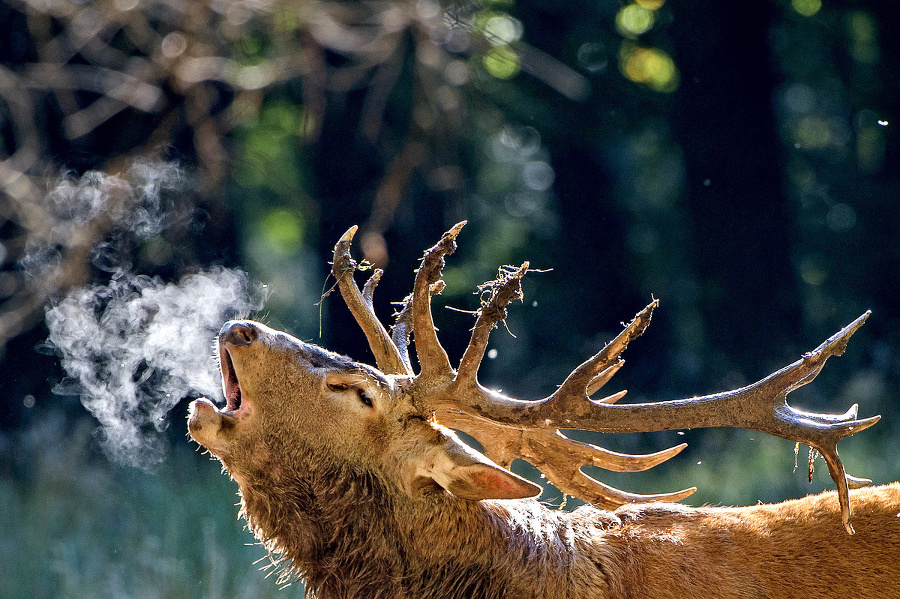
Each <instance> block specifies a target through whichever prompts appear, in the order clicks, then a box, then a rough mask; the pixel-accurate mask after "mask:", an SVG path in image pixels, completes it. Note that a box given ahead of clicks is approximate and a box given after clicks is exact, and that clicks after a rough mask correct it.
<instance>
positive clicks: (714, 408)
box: [189, 223, 900, 599]
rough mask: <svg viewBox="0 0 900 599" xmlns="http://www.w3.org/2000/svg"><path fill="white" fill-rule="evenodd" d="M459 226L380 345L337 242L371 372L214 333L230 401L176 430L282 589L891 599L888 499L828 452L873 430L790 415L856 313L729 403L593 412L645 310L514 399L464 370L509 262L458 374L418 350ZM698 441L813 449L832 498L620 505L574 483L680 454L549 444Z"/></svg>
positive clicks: (899, 500)
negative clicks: (570, 507) (547, 495)
mask: <svg viewBox="0 0 900 599" xmlns="http://www.w3.org/2000/svg"><path fill="white" fill-rule="evenodd" d="M462 224H463V223H460V224H459V225H457V226H455V227H454V228H453V229H451V230H450V231H449V232H447V233H446V234H445V235H444V237H443V238H442V239H441V241H440V242H439V243H438V244H437V245H435V246H434V247H432V248H431V249H429V250H428V251H427V252H426V253H425V256H424V258H423V260H422V263H421V266H420V268H419V270H418V273H417V275H416V279H415V283H414V290H413V293H412V294H411V295H410V296H409V297H408V298H407V300H406V302H405V307H404V309H403V310H402V311H401V312H400V314H399V316H398V319H397V322H396V324H395V326H394V327H393V334H392V335H389V334H388V333H387V330H386V329H385V328H384V327H383V325H382V324H381V323H380V322H379V320H378V319H377V318H376V317H375V314H374V311H373V309H372V292H373V290H374V287H375V285H376V284H377V281H378V278H379V276H380V273H379V272H378V271H376V272H375V275H374V276H373V277H372V278H371V279H370V280H369V282H368V283H367V284H366V285H365V287H364V289H363V290H362V291H361V290H360V289H359V287H357V285H356V283H355V282H354V280H353V274H354V271H355V270H356V269H357V264H356V263H355V262H354V261H353V260H352V259H351V258H350V253H349V248H350V241H351V239H352V237H353V234H354V233H355V231H356V228H355V227H354V228H352V229H350V230H349V231H348V232H347V233H346V234H345V235H344V236H343V237H342V238H341V240H340V241H339V242H338V243H337V245H336V246H335V253H334V263H333V274H334V276H335V277H336V279H337V281H338V286H339V288H340V291H341V293H342V295H343V297H344V299H345V301H346V303H347V304H348V306H349V307H350V310H351V311H352V312H353V314H354V316H355V318H356V320H357V322H358V323H359V325H360V326H361V327H362V329H363V330H364V331H365V333H366V336H367V337H368V340H369V344H370V346H371V348H372V351H373V352H374V354H375V357H376V360H377V364H378V368H377V369H376V368H373V367H371V366H367V365H365V364H360V363H358V362H354V361H352V360H350V359H349V358H346V357H342V356H339V355H337V354H334V353H331V352H329V351H327V350H325V349H322V348H320V347H317V346H315V345H311V344H308V343H304V342H302V341H299V340H297V339H295V338H294V337H291V336H290V335H287V334H285V333H281V332H278V331H274V330H272V329H270V328H268V327H266V326H265V325H262V324H259V323H256V322H251V321H233V322H229V323H227V324H226V325H225V326H224V328H223V329H222V331H221V333H220V334H219V337H218V351H219V359H220V362H221V368H222V376H223V380H224V388H225V397H226V405H225V406H224V407H223V408H221V409H220V408H217V407H216V406H214V405H213V404H212V403H211V402H210V401H208V400H206V399H198V400H196V401H195V402H194V403H193V404H192V406H191V412H190V416H189V428H190V434H191V436H192V437H193V438H194V439H195V440H196V441H197V442H198V443H200V444H201V445H203V446H204V447H206V448H207V449H208V450H209V451H210V452H211V453H212V454H213V455H214V456H215V457H217V458H218V459H219V460H221V462H222V464H223V465H224V468H225V469H226V470H227V471H228V473H229V474H230V475H231V476H232V477H233V478H234V480H235V481H237V484H238V486H239V487H240V495H241V514H242V515H243V517H244V518H246V520H247V522H248V523H249V527H250V529H251V530H252V532H253V533H254V534H255V535H256V536H257V537H258V538H259V539H261V540H262V542H263V543H264V544H265V546H266V547H267V549H268V550H269V552H270V554H271V555H272V556H273V559H274V560H276V562H278V563H280V564H281V565H282V566H284V568H285V569H284V571H283V572H282V576H287V577H288V578H290V577H291V576H293V575H299V576H300V577H302V578H304V579H305V581H306V592H307V594H308V595H309V596H316V595H317V596H319V597H322V598H332V597H353V598H369V597H373V598H374V597H397V598H401V597H402V598H408V599H424V598H475V597H478V598H500V597H508V598H525V597H535V598H564V597H565V598H570V599H574V598H588V597H592V598H603V599H618V598H626V597H634V598H637V597H641V598H691V597H705V598H726V597H734V598H738V597H741V598H750V597H753V598H772V599H774V598H786V597H796V598H802V599H814V598H824V597H829V598H832V597H900V568H898V567H897V558H898V556H900V486H898V485H897V484H896V483H895V484H893V485H889V486H883V487H876V488H868V489H856V487H863V486H865V485H866V484H867V483H869V482H870V481H867V480H864V479H858V478H853V477H851V476H849V475H847V474H846V473H845V472H844V467H843V465H842V463H841V461H840V458H839V457H838V453H837V442H838V441H839V440H840V439H843V438H844V437H847V436H849V435H852V434H854V433H857V432H859V431H861V430H863V429H865V428H867V427H869V426H871V425H872V424H874V423H875V422H876V421H877V420H878V417H877V416H876V417H872V418H866V419H857V417H856V406H854V407H853V408H852V409H850V410H849V411H848V412H847V413H846V414H842V415H831V414H813V413H806V412H801V411H799V410H796V409H794V408H792V407H791V406H790V405H788V404H787V402H786V401H785V396H786V395H787V393H788V392H790V391H791V390H793V389H795V388H797V387H799V386H800V385H803V384H806V383H808V382H809V381H810V380H812V379H813V378H814V377H815V376H816V375H817V374H818V372H819V371H820V370H821V369H822V367H823V366H824V364H825V361H826V360H827V359H828V358H829V357H830V356H832V355H836V354H841V353H842V352H843V351H844V348H845V346H846V344H847V341H848V339H849V337H850V336H851V335H852V334H853V333H854V331H856V329H858V328H859V327H860V326H861V325H862V324H863V321H865V319H866V317H867V316H868V314H864V315H862V316H860V317H859V318H858V319H856V320H855V321H853V322H852V323H851V324H849V325H848V326H847V327H845V328H844V329H842V330H841V331H839V332H838V333H837V334H835V335H834V336H833V337H831V338H830V339H828V340H827V341H825V342H824V343H823V344H822V345H820V346H819V347H818V348H816V349H815V350H814V351H812V352H809V353H807V354H805V355H804V356H803V357H802V358H801V359H800V360H798V361H796V362H794V363H793V364H791V365H789V366H787V367H785V368H783V369H781V370H779V371H777V372H775V373H773V374H771V375H769V376H767V377H766V378H764V379H762V380H760V381H759V382H757V383H754V384H752V385H750V386H747V387H744V388H742V389H738V390H735V391H728V392H725V393H718V394H715V395H708V396H703V397H695V398H693V399H683V400H677V401H666V402H659V403H644V404H628V405H624V404H616V403H615V402H616V400H618V399H619V398H621V397H622V395H623V394H624V392H619V393H615V394H613V395H610V396H608V397H604V398H601V399H592V398H591V396H592V395H594V394H595V393H596V392H597V391H598V390H599V389H600V387H601V386H603V385H604V384H605V383H606V382H607V381H609V379H610V377H612V375H613V374H615V372H616V371H617V370H618V369H619V368H620V367H621V365H622V359H621V358H620V354H621V353H622V351H623V350H624V349H625V346H626V345H627V344H628V343H629V342H630V341H631V340H632V339H634V338H635V337H637V336H638V335H640V334H641V332H642V331H643V330H644V328H645V327H646V326H647V324H648V323H649V321H650V314H651V312H652V311H653V309H654V308H655V307H656V301H654V302H653V303H651V304H650V305H649V306H647V307H646V308H645V309H644V310H642V311H641V312H640V313H638V314H637V316H636V317H635V318H634V320H632V321H631V323H630V324H628V325H627V326H626V327H625V329H624V330H623V331H622V333H621V334H619V335H618V336H617V337H616V338H615V339H613V340H612V341H611V342H609V344H608V345H606V347H604V348H603V349H602V350H601V351H600V352H599V353H597V354H596V355H595V356H593V357H591V358H590V359H588V360H587V361H585V362H584V363H583V364H581V365H580V366H578V368H576V369H575V370H574V371H573V372H572V374H570V375H569V377H568V378H567V379H566V380H565V381H564V382H563V383H562V385H560V386H559V388H558V389H557V390H556V391H555V392H554V393H552V394H551V395H550V396H549V397H547V398H545V399H543V400H540V401H523V400H518V399H513V398H510V397H506V396H504V395H501V394H500V393H497V392H495V391H492V390H490V389H487V388H485V387H483V386H481V385H480V384H479V382H478V378H477V371H478V367H479V364H480V362H481V360H482V357H483V355H484V352H485V348H486V345H487V339H488V334H489V332H490V331H491V329H492V328H494V327H495V326H496V325H497V324H498V323H499V322H500V321H502V320H503V319H504V318H505V316H506V307H507V305H508V304H509V303H510V302H511V301H512V300H514V299H516V298H520V297H521V287H520V280H521V278H522V276H523V275H524V274H525V273H526V271H527V270H528V265H527V263H526V264H524V265H523V266H522V267H521V268H518V269H514V268H506V269H502V270H501V273H500V276H499V277H498V279H497V280H495V281H493V282H491V283H489V284H487V285H486V286H485V287H483V288H482V290H483V292H484V293H483V295H482V304H481V308H480V309H479V310H478V313H477V320H476V322H475V326H474V328H473V330H472V338H471V341H470V343H469V346H468V347H467V348H466V350H465V352H464V355H463V357H462V360H461V362H460V363H459V366H458V367H457V368H454V367H453V366H452V365H451V363H450V360H449V359H448V357H447V354H446V352H445V351H444V349H443V348H442V347H441V344H440V343H439V342H438V338H437V335H436V333H435V328H434V324H433V322H432V315H431V307H430V303H431V296H432V295H433V294H435V293H437V292H439V291H440V289H441V288H442V282H441V279H440V277H441V271H442V268H443V262H444V256H445V255H447V254H450V253H451V252H453V251H454V249H455V238H456V236H457V234H458V233H459V231H460V229H461V228H462ZM411 337H413V338H414V341H415V350H416V355H417V357H418V364H419V372H418V374H416V373H415V372H414V371H413V367H412V363H411V361H410V356H409V350H408V347H409V341H410V338H411ZM716 426H727V427H741V428H747V429H754V430H757V431H763V432H766V433H770V434H773V435H777V436H779V437H784V438H786V439H792V440H795V441H797V442H800V443H804V444H806V445H809V446H811V447H812V448H815V449H816V450H817V451H818V452H820V453H821V455H822V456H823V457H824V458H825V461H826V463H827V465H828V468H829V470H830V473H831V476H832V478H833V479H834V481H835V483H836V484H837V492H828V493H824V494H822V495H817V496H810V497H806V498H804V499H799V500H794V501H787V502H784V503H781V504H777V505H757V506H753V507H739V508H715V507H701V508H691V507H685V506H681V505H672V504H669V503H664V502H670V501H677V500H680V499H682V498H684V497H687V496H688V495H690V493H691V492H692V491H693V490H694V489H687V490H684V491H680V492H677V493H671V494H665V495H655V496H645V495H634V494H630V493H626V492H623V491H619V490H617V489H614V488H611V487H609V486H606V485H604V484H602V483H600V482H599V481H596V480H594V479H592V478H590V477H589V476H587V475H586V474H585V473H584V472H582V471H581V470H580V467H581V466H582V465H585V464H593V465H594V466H599V467H601V468H605V469H609V470H617V471H636V470H644V469H647V468H650V467H652V466H654V465H656V464H659V463H660V462H663V461H665V460H667V459H668V458H670V457H672V456H673V455H675V454H677V453H678V452H679V451H680V450H681V449H683V447H684V445H679V446H677V447H673V448H671V449H669V450H666V451H661V452H659V453H655V454H651V455H639V456H637V455H623V454H619V453H614V452H611V451H608V450H605V449H603V448H600V447H596V446H594V445H589V444H585V443H579V442H576V441H574V440H572V439H569V438H567V437H566V436H565V435H564V434H563V433H562V432H561V431H562V430H566V429H586V430H592V431H602V432H643V431H661V430H673V429H688V428H697V427H716ZM451 429H458V430H462V431H464V432H466V433H469V434H471V435H472V436H473V437H475V438H476V439H478V440H479V441H480V442H481V443H482V444H483V446H484V450H485V454H486V455H482V454H480V453H478V452H476V451H474V450H472V449H470V448H469V447H468V446H466V445H464V444H463V443H462V442H461V441H460V440H459V439H458V438H457V437H456V435H455V434H454V433H453V432H452V430H451ZM514 458H523V459H525V460H528V461H529V462H531V463H532V464H534V465H535V466H537V467H538V468H539V469H540V470H541V471H543V473H544V474H545V475H546V476H547V478H549V479H550V481H552V482H553V483H554V484H555V485H557V486H558V487H559V488H560V489H561V490H562V491H563V492H565V493H567V494H569V495H573V496H576V497H580V498H582V499H585V500H587V501H588V502H589V503H591V504H593V505H594V506H596V507H592V506H583V507H580V508H578V509H576V510H575V511H573V512H566V511H561V510H552V509H548V508H546V507H545V506H544V505H542V504H541V503H540V502H539V501H537V500H535V499H533V498H534V497H535V496H536V495H538V493H539V492H540V490H541V488H540V487H539V486H537V485H534V484H532V483H531V482H529V481H527V480H525V479H523V478H520V477H519V476H517V475H515V474H513V473H512V472H510V471H509V470H507V467H508V466H509V464H510V462H511V461H512V460H513V459H514ZM851 489H853V490H851ZM851 508H852V510H853V514H854V516H855V517H854V518H853V524H852V525H851ZM841 522H843V526H841V524H840V523H841Z"/></svg>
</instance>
